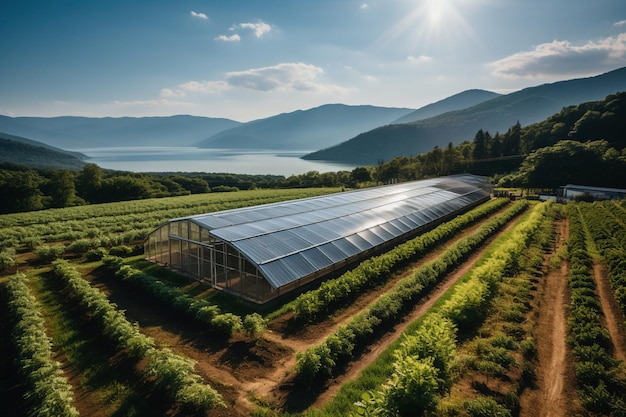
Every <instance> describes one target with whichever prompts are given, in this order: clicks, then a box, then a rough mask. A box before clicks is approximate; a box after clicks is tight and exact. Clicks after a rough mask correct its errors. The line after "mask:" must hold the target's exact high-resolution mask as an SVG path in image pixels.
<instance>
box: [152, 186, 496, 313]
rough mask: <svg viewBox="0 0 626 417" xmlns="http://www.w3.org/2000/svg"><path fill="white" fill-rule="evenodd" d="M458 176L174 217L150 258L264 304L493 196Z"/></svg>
mask: <svg viewBox="0 0 626 417" xmlns="http://www.w3.org/2000/svg"><path fill="white" fill-rule="evenodd" d="M491 190H492V187H491V185H490V184H489V183H488V182H487V180H486V179H485V178H484V177H477V176H473V175H459V176H450V177H441V178H436V179H429V180H423V181H413V182H407V183H402V184H394V185H386V186H381V187H373V188H366V189H362V190H356V191H348V192H341V193H336V194H330V195H324V196H320V197H311V198H305V199H300V200H292V201H286V202H281V203H273V204H266V205H260V206H255V207H246V208H241V209H234V210H225V211H220V212H214V213H207V214H199V215H196V216H190V217H184V218H179V219H173V220H170V221H169V222H167V223H165V224H163V225H161V226H160V227H158V228H157V229H156V230H154V231H153V232H152V233H151V234H150V235H149V236H148V237H147V239H146V241H145V242H144V249H145V257H146V259H148V260H150V261H153V262H158V263H160V264H163V265H166V266H168V267H172V268H175V269H177V270H179V271H181V272H183V273H185V274H187V275H189V276H191V277H193V278H195V279H199V280H202V281H205V282H208V283H210V284H211V285H212V286H213V287H215V288H219V289H222V290H226V291H229V292H232V293H235V294H237V295H239V296H241V297H243V298H246V299H249V300H252V301H255V302H257V303H264V302H267V301H269V300H271V299H273V298H276V297H278V296H280V295H283V294H286V293H288V292H290V291H293V290H295V289H296V288H298V287H300V286H302V285H304V284H306V283H308V282H311V281H313V280H318V279H323V278H324V277H327V276H328V275H329V274H330V273H333V272H336V271H338V270H341V269H344V268H346V267H347V266H349V265H353V264H354V263H356V262H358V261H361V260H363V259H365V258H367V257H370V256H372V255H373V254H376V253H379V252H380V251H382V250H384V249H386V248H389V247H391V246H393V245H397V244H398V243H400V242H402V241H404V240H406V239H408V238H411V237H414V236H416V235H417V234H419V233H422V232H423V231H425V230H428V229H430V228H432V227H434V226H436V225H437V224H439V223H441V222H443V221H446V220H448V219H450V218H452V217H454V216H456V215H457V214H459V213H461V212H463V211H466V210H467V209H469V208H471V207H473V206H475V205H477V204H480V203H481V202H483V201H485V200H487V199H488V198H489V197H490V193H491Z"/></svg>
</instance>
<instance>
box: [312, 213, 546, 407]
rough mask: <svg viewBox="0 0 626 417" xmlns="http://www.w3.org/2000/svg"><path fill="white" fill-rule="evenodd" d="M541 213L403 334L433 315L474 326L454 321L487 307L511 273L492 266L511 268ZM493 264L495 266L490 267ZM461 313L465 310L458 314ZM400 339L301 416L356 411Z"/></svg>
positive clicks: (379, 381)
mask: <svg viewBox="0 0 626 417" xmlns="http://www.w3.org/2000/svg"><path fill="white" fill-rule="evenodd" d="M542 215H543V214H542V213H538V212H537V210H536V209H535V210H533V211H532V212H531V213H530V214H529V215H527V216H525V217H524V219H523V220H522V222H521V223H520V224H519V225H518V226H517V227H516V228H515V229H513V230H512V231H511V232H507V233H506V234H504V235H502V236H500V237H499V238H498V239H497V240H496V242H494V243H493V244H492V245H491V248H492V249H491V250H490V251H489V252H488V253H486V254H485V255H484V256H483V257H482V258H481V260H479V261H478V262H477V264H476V266H475V267H474V269H472V271H470V272H468V273H467V274H466V275H465V276H464V277H463V278H462V279H461V280H460V281H459V282H458V283H457V284H456V285H455V286H454V287H453V288H452V289H451V290H450V291H448V292H447V293H446V295H444V296H443V297H442V298H440V299H439V300H437V302H436V303H435V305H434V306H433V307H432V308H431V309H430V310H429V312H428V313H427V314H426V315H425V316H422V317H420V318H419V319H417V320H416V321H414V322H413V323H411V324H410V325H409V326H408V328H407V330H406V332H405V334H408V335H414V334H417V333H418V332H419V331H420V329H421V328H422V326H423V325H424V322H425V321H429V320H433V319H432V317H433V316H434V317H437V316H439V317H444V318H447V319H452V321H453V322H454V324H455V326H457V328H458V329H459V330H461V329H464V330H467V327H463V326H467V325H469V326H470V328H475V326H476V325H477V324H478V323H479V322H469V323H468V322H465V320H461V322H465V323H464V324H463V326H461V324H460V323H461V322H457V321H456V320H457V319H458V318H461V319H462V318H463V317H469V316H472V315H474V316H476V317H482V316H483V313H482V312H483V311H485V310H486V309H487V308H488V305H489V302H490V300H491V297H490V296H491V295H493V292H492V291H493V290H495V287H494V286H495V285H497V284H498V282H499V281H501V280H502V279H503V278H504V276H505V275H506V273H510V272H511V270H510V269H509V270H506V269H501V268H499V267H496V265H499V266H500V267H501V266H503V265H509V268H513V269H515V265H516V262H515V259H516V257H517V256H518V255H519V254H520V253H522V252H523V251H524V250H525V246H526V245H527V244H528V243H529V242H530V237H529V236H530V235H531V234H532V233H534V232H535V231H536V230H537V227H538V225H539V224H540V223H541V222H540V219H541V217H542ZM494 267H495V268H496V269H494ZM485 281H486V282H488V283H489V284H488V285H487V286H483V285H482V284H481V283H482V282H485ZM472 286H475V287H480V288H482V289H483V291H485V292H484V293H483V294H482V296H480V297H477V296H476V295H477V293H478V292H477V291H474V290H472V288H471V287H472ZM489 287H492V291H490V290H489ZM468 290H469V291H468ZM462 312H465V313H464V314H459V313H462ZM453 317H454V318H453ZM403 340H404V338H398V339H397V340H396V341H395V342H394V343H393V344H392V345H390V346H389V348H387V349H386V350H385V351H384V352H382V353H381V354H380V355H379V356H378V358H377V359H376V361H375V362H374V363H372V364H371V365H370V366H368V367H367V368H365V369H363V371H362V373H361V375H360V376H359V378H358V379H356V380H353V381H349V382H348V383H346V384H344V385H343V386H342V387H341V390H340V391H339V393H338V394H337V396H335V398H333V400H332V401H331V402H330V403H328V404H327V405H326V406H325V407H324V409H321V410H316V409H311V410H307V412H305V413H304V415H306V416H335V415H349V414H350V413H352V412H354V411H356V408H355V405H354V404H355V402H358V401H361V400H362V396H363V393H367V392H370V393H371V392H375V391H378V390H379V389H380V387H381V385H383V384H384V383H385V381H387V380H388V379H389V377H390V376H391V375H392V374H393V371H394V365H393V364H394V363H395V362H394V359H395V356H396V355H397V354H396V351H398V349H400V348H401V344H402V342H403ZM373 415H376V414H373ZM485 415H488V414H485Z"/></svg>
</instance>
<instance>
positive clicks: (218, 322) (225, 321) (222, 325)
mask: <svg viewBox="0 0 626 417" xmlns="http://www.w3.org/2000/svg"><path fill="white" fill-rule="evenodd" d="M211 324H212V325H213V326H214V327H215V329H217V330H219V331H221V332H223V333H224V334H226V335H228V336H231V335H232V334H233V333H235V332H238V331H239V330H241V329H242V327H243V323H242V322H241V317H239V316H237V315H235V314H232V313H224V314H220V315H217V316H215V317H214V318H213V319H212V320H211Z"/></svg>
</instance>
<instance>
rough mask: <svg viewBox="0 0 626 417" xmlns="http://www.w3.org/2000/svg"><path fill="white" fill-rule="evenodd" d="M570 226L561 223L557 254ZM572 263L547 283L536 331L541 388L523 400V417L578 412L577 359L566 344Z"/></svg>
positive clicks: (562, 266)
mask: <svg viewBox="0 0 626 417" xmlns="http://www.w3.org/2000/svg"><path fill="white" fill-rule="evenodd" d="M568 238H569V223H568V222H567V220H561V221H559V222H558V223H557V235H556V247H555V251H556V250H558V249H560V248H561V247H562V246H563V245H565V244H566V243H567V239H568ZM568 274H569V263H568V262H567V261H566V260H563V261H561V264H560V266H559V268H558V269H556V270H552V271H550V272H549V273H548V275H547V276H546V278H545V279H544V280H543V293H542V294H541V295H540V299H539V300H538V306H539V308H538V311H537V312H538V318H537V325H536V328H535V334H534V337H535V341H536V344H537V361H538V363H537V367H536V369H537V385H536V387H535V389H526V390H525V391H524V393H523V395H522V396H521V398H520V405H521V411H520V416H521V417H535V416H539V417H565V416H570V415H573V414H574V411H575V410H576V405H575V399H576V389H575V385H574V378H575V371H574V367H573V356H572V353H571V351H570V350H569V349H568V347H567V344H566V337H567V317H568V300H569V287H568V284H567V278H568Z"/></svg>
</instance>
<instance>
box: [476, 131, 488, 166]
mask: <svg viewBox="0 0 626 417" xmlns="http://www.w3.org/2000/svg"><path fill="white" fill-rule="evenodd" d="M488 143H489V132H487V133H485V132H484V131H483V130H482V129H480V130H479V131H478V132H476V136H474V149H473V151H472V158H474V160H475V161H480V160H482V159H486V158H487V157H488V156H489V150H488Z"/></svg>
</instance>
